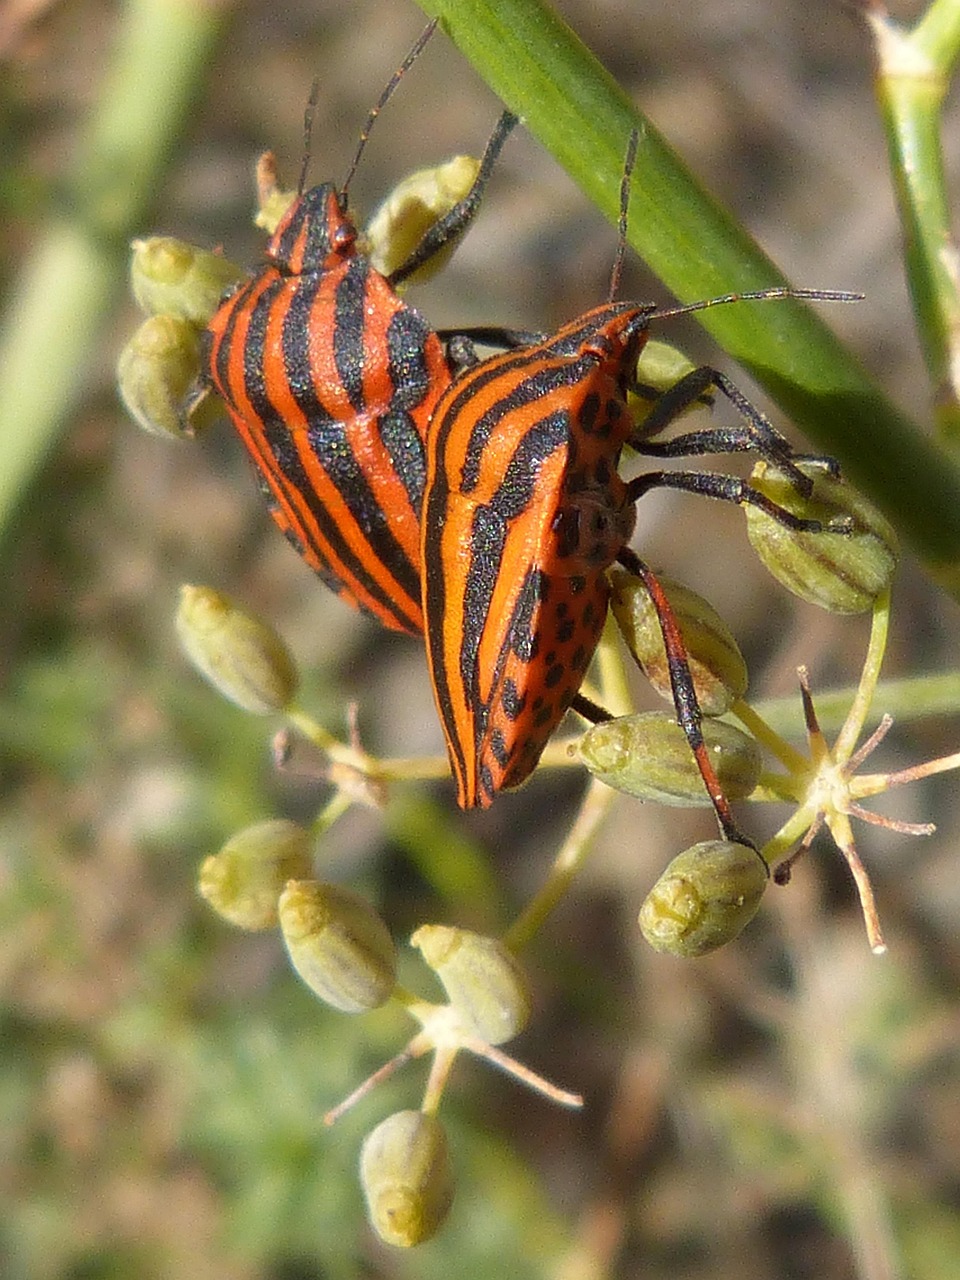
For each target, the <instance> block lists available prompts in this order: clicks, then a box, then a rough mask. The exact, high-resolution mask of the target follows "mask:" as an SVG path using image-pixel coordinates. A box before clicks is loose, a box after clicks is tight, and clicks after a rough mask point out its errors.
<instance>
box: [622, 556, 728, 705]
mask: <svg viewBox="0 0 960 1280" xmlns="http://www.w3.org/2000/svg"><path fill="white" fill-rule="evenodd" d="M607 576H608V577H609V579H610V586H611V588H612V595H611V601H610V607H611V609H612V610H613V616H614V618H615V619H616V621H617V626H618V627H619V628H620V632H621V634H622V635H623V638H624V641H625V642H626V645H627V648H628V649H629V650H630V652H631V654H632V655H633V657H634V658H635V659H636V661H637V662H638V663H639V665H640V666H641V667H642V668H643V673H644V675H645V676H646V677H647V679H648V680H649V681H650V683H651V684H652V685H653V687H654V689H655V690H656V691H657V693H658V694H659V695H660V697H661V698H665V699H666V700H667V701H668V702H672V701H673V688H672V686H671V683H670V667H669V664H668V662H667V651H666V646H665V645H664V642H663V632H662V631H661V629H660V621H659V619H658V617H657V611H656V609H655V608H654V604H653V600H652V599H651V597H650V593H649V592H648V591H647V588H646V587H645V586H644V584H643V582H641V580H640V579H639V578H638V577H637V576H636V574H633V573H628V572H627V570H626V569H621V568H619V567H616V566H615V567H614V568H612V569H610V570H609V571H608V574H607ZM658 576H659V575H658ZM659 581H660V585H661V587H662V588H663V591H664V594H665V595H666V597H667V600H668V601H669V603H670V608H671V609H672V610H673V614H674V616H675V618H676V620H677V625H678V626H679V628H680V635H681V636H682V638H683V643H684V647H685V648H686V651H687V663H688V664H689V667H690V675H691V677H692V679H693V687H694V689H695V691H696V694H697V702H698V703H699V704H700V710H701V711H702V712H703V714H704V715H705V716H722V715H723V713H724V712H725V711H728V710H729V708H730V705H731V703H733V702H734V701H735V700H736V699H737V698H742V697H743V695H744V694H745V693H746V691H747V664H746V662H744V660H743V654H742V653H741V652H740V649H739V647H738V645H737V642H736V640H735V639H734V638H733V635H732V633H731V631H730V628H729V627H728V626H727V624H726V623H725V622H724V621H723V619H722V618H721V617H720V615H719V614H718V613H717V611H716V609H714V607H713V605H711V604H710V603H709V601H707V600H704V598H703V596H701V595H698V594H697V593H696V591H692V590H691V589H690V588H689V587H685V586H684V585H683V583H681V582H675V581H674V580H673V579H671V578H666V577H662V576H661V577H660V578H659Z"/></svg>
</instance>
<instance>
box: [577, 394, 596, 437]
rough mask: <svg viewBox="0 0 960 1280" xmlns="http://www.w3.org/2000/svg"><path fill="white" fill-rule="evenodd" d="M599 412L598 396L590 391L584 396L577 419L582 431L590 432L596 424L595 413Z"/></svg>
mask: <svg viewBox="0 0 960 1280" xmlns="http://www.w3.org/2000/svg"><path fill="white" fill-rule="evenodd" d="M599 412H600V397H599V396H598V395H597V394H596V393H595V392H591V393H590V395H587V396H584V398H583V404H582V405H581V406H580V413H579V415H578V421H579V424H580V427H581V428H582V430H584V431H588V432H592V431H593V430H594V428H595V427H596V425H597V415H598V414H599Z"/></svg>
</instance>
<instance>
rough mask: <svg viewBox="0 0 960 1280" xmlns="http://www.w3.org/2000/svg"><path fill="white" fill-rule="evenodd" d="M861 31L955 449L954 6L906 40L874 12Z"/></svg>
mask: <svg viewBox="0 0 960 1280" xmlns="http://www.w3.org/2000/svg"><path fill="white" fill-rule="evenodd" d="M867 21H868V25H869V27H870V30H871V32H872V34H873V37H874V43H875V53H876V59H877V84H876V91H877V101H878V103H879V105H880V111H881V116H882V119H883V124H884V128H885V130H886V134H887V149H888V152H889V157H890V170H891V173H892V175H893V180H894V188H895V191H896V196H897V206H898V210H899V215H900V225H901V229H902V232H903V241H904V253H905V258H906V266H907V281H908V284H909V287H910V294H911V298H912V300H913V308H914V313H915V317H916V322H917V331H918V333H919V336H920V342H921V346H922V348H923V355H924V359H925V361H926V364H927V368H928V370H929V372H930V377H931V380H932V382H933V387H934V409H935V419H936V422H937V425H938V427H939V429H940V432H941V436H942V438H943V439H944V442H945V443H947V444H949V445H950V446H952V447H953V448H954V449H957V448H958V447H960V278H958V257H957V246H956V243H955V241H954V239H953V232H952V228H951V225H950V207H949V202H948V199H947V189H946V178H945V174H944V163H943V145H942V139H941V111H942V107H943V100H944V97H945V95H946V92H947V89H948V88H949V84H950V71H951V69H952V64H953V62H954V60H955V59H956V56H957V52H958V47H960V6H958V5H957V3H956V0H940V2H939V3H937V4H934V5H932V6H931V8H930V9H929V10H928V12H927V14H926V17H925V18H924V19H923V21H922V22H921V23H920V25H919V26H918V27H917V28H916V30H915V31H914V32H913V33H912V34H908V33H906V32H904V31H902V30H901V29H900V27H898V26H897V24H895V23H893V22H891V21H890V20H889V19H888V18H887V16H886V14H885V13H883V12H882V11H877V10H871V11H870V12H869V13H868V15H867Z"/></svg>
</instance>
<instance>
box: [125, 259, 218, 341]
mask: <svg viewBox="0 0 960 1280" xmlns="http://www.w3.org/2000/svg"><path fill="white" fill-rule="evenodd" d="M132 248H133V259H132V261H131V263H130V284H131V287H132V289H133V296H134V297H135V298H136V300H137V303H138V305H139V306H140V308H141V310H142V311H145V312H146V313H147V315H151V316H156V315H165V316H176V317H177V318H178V319H180V320H188V321H189V322H190V323H191V324H193V325H195V326H196V327H197V328H198V329H202V328H203V327H204V325H205V324H206V323H207V321H208V320H209V319H210V317H211V316H212V315H213V313H214V312H215V311H216V309H217V307H218V306H219V305H220V299H221V298H222V297H223V295H224V294H225V293H226V291H227V290H228V289H229V288H231V287H232V286H233V285H235V284H236V283H237V282H238V281H239V280H242V279H243V272H242V271H241V270H240V268H239V267H237V266H234V264H233V263H232V262H229V261H228V260H227V259H226V258H225V257H224V256H223V254H221V253H210V252H208V251H207V250H206V249H197V248H195V247H194V246H193V245H192V244H186V243H185V242H184V241H183V240H174V239H173V238H172V237H171V236H153V237H151V239H149V240H134V242H133V246H132Z"/></svg>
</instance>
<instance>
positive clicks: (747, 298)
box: [650, 285, 864, 320]
mask: <svg viewBox="0 0 960 1280" xmlns="http://www.w3.org/2000/svg"><path fill="white" fill-rule="evenodd" d="M773 298H797V299H799V300H800V301H806V302H862V301H863V298H864V295H863V294H862V293H850V292H848V291H847V290H846V289H792V288H791V287H790V286H789V285H777V286H775V287H774V288H772V289H752V290H750V292H748V293H725V294H723V295H722V296H721V297H719V298H704V299H703V300H702V301H701V302H687V303H685V304H684V305H683V306H679V307H667V308H666V309H664V310H663V311H654V312H653V313H652V314H651V316H650V319H651V320H669V319H671V318H672V317H674V316H688V315H690V313H691V312H693V311H706V310H707V308H708V307H723V306H726V305H727V303H729V302H765V301H768V300H770V299H773Z"/></svg>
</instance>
